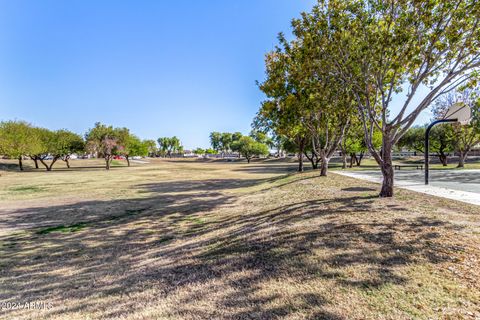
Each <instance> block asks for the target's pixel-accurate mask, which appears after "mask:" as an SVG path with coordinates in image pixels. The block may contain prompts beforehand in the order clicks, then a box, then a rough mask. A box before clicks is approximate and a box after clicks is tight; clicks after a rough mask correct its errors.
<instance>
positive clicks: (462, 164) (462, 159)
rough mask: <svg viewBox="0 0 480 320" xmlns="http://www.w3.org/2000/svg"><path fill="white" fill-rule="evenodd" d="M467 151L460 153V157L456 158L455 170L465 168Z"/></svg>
mask: <svg viewBox="0 0 480 320" xmlns="http://www.w3.org/2000/svg"><path fill="white" fill-rule="evenodd" d="M467 155H468V151H467V152H464V151H460V156H459V157H458V165H457V168H465V160H466V159H467Z"/></svg>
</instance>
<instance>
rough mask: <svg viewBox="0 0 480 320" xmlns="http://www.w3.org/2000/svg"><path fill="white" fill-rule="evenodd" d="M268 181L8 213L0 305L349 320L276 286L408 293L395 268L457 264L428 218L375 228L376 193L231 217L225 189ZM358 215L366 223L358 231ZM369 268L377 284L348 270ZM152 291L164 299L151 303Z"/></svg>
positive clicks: (176, 187) (224, 182)
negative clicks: (392, 287) (386, 288)
mask: <svg viewBox="0 0 480 320" xmlns="http://www.w3.org/2000/svg"><path fill="white" fill-rule="evenodd" d="M263 182H264V180H259V179H249V180H243V181H237V180H236V181H232V180H230V179H215V180H206V181H172V182H163V183H159V184H143V185H140V186H139V187H138V189H139V191H146V192H148V193H150V194H149V195H148V197H146V198H140V199H126V200H113V201H86V202H79V203H75V204H71V205H61V206H48V205H46V206H45V207H40V208H30V209H21V210H10V211H8V212H7V211H5V212H3V219H2V222H1V223H0V228H1V229H2V230H5V229H12V230H18V232H17V233H14V234H10V235H7V236H2V237H0V241H1V242H2V247H1V262H0V265H1V273H0V274H1V277H2V278H3V279H1V280H2V281H3V282H2V283H4V284H5V285H4V288H3V290H2V293H1V294H0V300H2V301H35V300H42V301H45V300H47V301H48V300H50V301H55V302H56V303H57V304H62V303H65V305H64V306H62V305H57V306H56V308H53V309H52V310H48V311H45V313H44V314H42V315H44V316H46V317H53V316H55V315H59V314H61V315H65V314H66V313H74V312H81V313H82V314H84V315H85V314H88V313H96V314H98V313H100V314H101V315H102V317H105V318H114V317H120V316H128V315H131V314H134V313H135V312H137V311H138V309H139V308H144V307H145V308H146V307H148V306H151V305H152V304H158V303H166V305H165V306H163V310H164V311H163V312H166V313H165V314H161V316H170V317H173V318H199V317H200V318H202V317H204V318H231V319H246V318H259V319H270V318H276V317H286V316H288V315H293V314H295V312H299V311H300V312H302V314H304V315H307V317H308V318H312V319H342V317H341V316H340V315H337V314H335V313H332V312H331V311H329V310H328V307H329V306H331V305H332V304H335V301H331V300H328V299H327V298H326V297H325V296H323V295H322V294H321V293H320V292H297V293H291V294H289V295H288V299H287V300H288V302H285V301H284V300H285V296H284V295H285V294H287V293H285V292H282V291H281V290H279V289H278V288H277V290H275V289H272V290H268V289H266V288H268V287H269V283H270V282H275V281H277V282H278V281H279V282H282V281H285V280H288V281H289V282H290V283H292V282H293V283H298V284H301V283H305V282H308V281H310V280H312V279H315V280H318V281H321V282H322V283H324V284H325V285H330V286H332V288H334V287H336V286H337V287H338V286H347V287H354V288H380V287H381V286H383V285H386V284H396V285H402V284H404V283H406V282H407V281H408V279H405V278H404V277H402V276H401V275H398V274H397V273H396V272H395V270H396V267H398V266H405V265H407V264H412V263H415V262H417V260H416V259H424V260H425V261H427V262H430V263H437V262H441V261H444V260H445V259H448V257H446V256H445V255H444V254H442V253H441V252H438V251H436V250H435V247H433V246H432V245H431V244H432V242H434V241H436V239H437V238H438V235H437V234H435V233H432V232H430V230H431V228H432V227H437V228H438V227H441V228H449V227H453V226H450V225H449V224H448V223H446V222H443V221H439V220H434V219H429V218H415V219H406V220H404V221H388V222H385V221H383V222H382V221H376V220H371V219H368V218H367V217H368V214H369V213H370V212H371V211H372V208H373V206H374V205H375V201H377V200H376V199H377V196H376V195H375V194H373V192H372V194H368V195H352V196H345V197H342V196H339V197H334V198H325V199H315V200H309V201H303V202H298V203H293V202H290V203H288V204H285V205H280V206H277V207H275V208H273V209H269V210H262V208H261V206H260V207H258V205H257V206H255V205H254V206H252V207H251V208H249V209H248V212H244V213H243V214H232V213H230V212H228V208H232V206H235V205H236V204H237V202H236V201H238V196H237V195H235V194H230V193H228V192H224V191H225V190H226V191H228V190H231V189H237V188H243V187H249V186H256V185H258V184H259V183H263ZM399 210H400V208H399ZM351 214H355V215H357V216H359V217H360V218H361V217H362V216H365V217H366V218H365V219H364V221H363V220H362V219H359V220H360V221H358V220H356V221H351V220H349V219H348V217H349V216H350V215H351ZM79 226H81V227H79ZM397 233H402V234H407V235H409V237H408V238H406V239H403V240H402V239H398V238H397V237H396V236H395V235H396V234H397ZM318 252H323V254H322V255H317V253H318ZM362 265H367V266H368V267H369V272H368V274H360V275H359V276H356V277H352V276H349V275H348V274H347V273H346V271H345V269H346V268H348V267H356V266H362ZM8 279H15V281H6V280H8ZM150 291H153V292H155V295H154V297H155V299H157V300H154V301H145V297H143V296H142V294H144V293H145V292H150ZM150 298H151V296H150ZM109 299H110V300H109ZM115 301H120V302H119V303H114V302H115ZM164 301H166V302H164ZM169 301H170V302H169ZM212 301H213V302H212ZM168 303H170V304H168ZM212 303H213V306H214V307H209V304H212ZM7 313H8V311H7Z"/></svg>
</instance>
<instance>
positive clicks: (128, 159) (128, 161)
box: [125, 156, 130, 167]
mask: <svg viewBox="0 0 480 320" xmlns="http://www.w3.org/2000/svg"><path fill="white" fill-rule="evenodd" d="M125 159H127V166H129V167H130V158H129V157H128V156H125Z"/></svg>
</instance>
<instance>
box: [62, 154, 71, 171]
mask: <svg viewBox="0 0 480 320" xmlns="http://www.w3.org/2000/svg"><path fill="white" fill-rule="evenodd" d="M69 160H70V157H68V156H67V157H65V159H63V161H65V163H66V164H67V168H68V169H70V161H69Z"/></svg>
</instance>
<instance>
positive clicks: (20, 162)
mask: <svg viewBox="0 0 480 320" xmlns="http://www.w3.org/2000/svg"><path fill="white" fill-rule="evenodd" d="M18 167H19V168H20V171H23V162H22V157H21V156H20V157H18Z"/></svg>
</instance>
